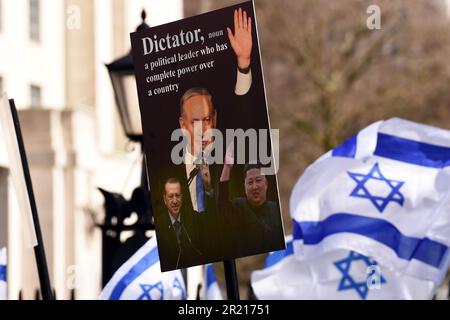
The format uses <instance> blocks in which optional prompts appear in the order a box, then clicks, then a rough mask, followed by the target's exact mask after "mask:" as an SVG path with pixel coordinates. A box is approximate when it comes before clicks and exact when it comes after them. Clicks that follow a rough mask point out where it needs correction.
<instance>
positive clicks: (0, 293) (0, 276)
mask: <svg viewBox="0 0 450 320" xmlns="http://www.w3.org/2000/svg"><path fill="white" fill-rule="evenodd" d="M7 288H8V287H7V285H6V248H0V300H8V292H7Z"/></svg>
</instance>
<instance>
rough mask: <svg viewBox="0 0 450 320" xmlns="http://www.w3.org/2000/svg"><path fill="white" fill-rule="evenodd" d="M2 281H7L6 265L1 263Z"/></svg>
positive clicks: (0, 277)
mask: <svg viewBox="0 0 450 320" xmlns="http://www.w3.org/2000/svg"><path fill="white" fill-rule="evenodd" d="M0 281H5V282H6V266H4V265H0Z"/></svg>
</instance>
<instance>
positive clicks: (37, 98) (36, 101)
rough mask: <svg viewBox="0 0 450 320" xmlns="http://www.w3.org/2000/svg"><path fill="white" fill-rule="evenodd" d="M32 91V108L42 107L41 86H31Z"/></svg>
mask: <svg viewBox="0 0 450 320" xmlns="http://www.w3.org/2000/svg"><path fill="white" fill-rule="evenodd" d="M30 91H31V98H30V102H31V103H30V104H31V107H40V106H41V105H42V101H41V91H42V90H41V87H39V86H35V85H31V86H30Z"/></svg>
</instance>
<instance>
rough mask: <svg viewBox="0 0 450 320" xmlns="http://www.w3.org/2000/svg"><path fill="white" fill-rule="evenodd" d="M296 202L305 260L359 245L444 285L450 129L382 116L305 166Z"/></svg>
mask: <svg viewBox="0 0 450 320" xmlns="http://www.w3.org/2000/svg"><path fill="white" fill-rule="evenodd" d="M290 209H291V216H292V218H293V220H294V221H293V222H294V235H293V236H294V252H295V256H296V257H297V258H298V259H300V260H304V259H313V258H317V257H320V256H321V255H323V254H325V253H328V252H331V251H333V250H337V249H345V250H352V251H355V252H358V253H359V254H362V255H364V256H370V257H372V258H374V259H376V260H377V261H378V262H379V263H380V264H381V265H383V266H385V267H386V268H388V269H389V270H392V271H393V272H396V273H398V274H401V275H410V276H413V277H417V278H419V279H424V280H431V281H433V282H434V283H435V284H436V285H439V284H440V283H441V281H442V279H443V277H444V275H445V273H446V271H447V269H448V266H449V250H448V247H449V245H450V131H448V130H443V129H438V128H434V127H430V126H426V125H422V124H418V123H414V122H410V121H406V120H402V119H398V118H394V119H390V120H387V121H379V122H376V123H374V124H372V125H370V126H369V127H367V128H365V129H364V130H362V131H361V132H359V133H358V134H357V135H356V136H354V137H352V138H350V139H348V140H347V141H345V142H344V143H343V144H341V145H340V146H338V147H337V148H335V149H334V150H331V151H330V152H328V153H327V154H325V155H323V156H322V157H321V158H319V159H318V160H317V161H316V162H314V163H313V164H312V165H311V166H310V167H309V168H307V169H306V171H305V172H304V174H303V175H302V176H301V177H300V179H299V181H298V182H297V184H296V185H295V187H294V190H293V192H292V194H291V200H290Z"/></svg>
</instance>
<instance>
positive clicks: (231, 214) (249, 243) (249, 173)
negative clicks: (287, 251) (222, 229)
mask: <svg viewBox="0 0 450 320" xmlns="http://www.w3.org/2000/svg"><path fill="white" fill-rule="evenodd" d="M229 150H231V148H229ZM233 162H234V159H233V158H232V156H230V155H229V152H227V157H226V159H225V164H224V166H223V170H222V175H221V177H220V183H219V190H218V197H217V207H218V210H219V212H220V215H221V218H222V220H223V224H224V225H225V226H226V227H227V231H228V234H229V237H228V241H229V243H228V245H229V246H230V247H231V250H232V254H233V255H234V256H236V257H244V256H248V255H254V254H258V253H264V252H270V251H276V250H281V249H283V248H284V233H283V225H282V221H281V215H280V209H279V205H278V204H277V203H276V202H274V201H269V200H268V199H267V190H268V187H269V185H268V180H267V177H266V176H264V175H262V174H261V166H260V165H259V164H247V165H245V167H244V189H245V197H236V198H234V199H231V200H230V199H229V185H228V184H229V180H230V175H231V170H232V168H233Z"/></svg>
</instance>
